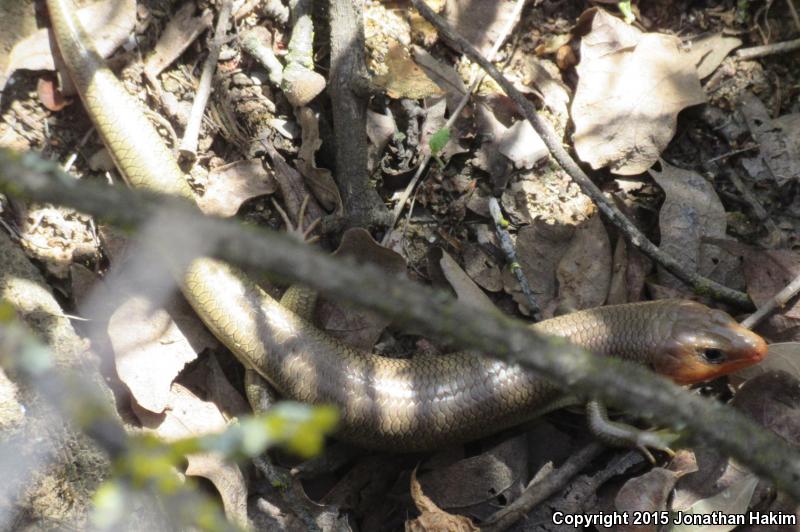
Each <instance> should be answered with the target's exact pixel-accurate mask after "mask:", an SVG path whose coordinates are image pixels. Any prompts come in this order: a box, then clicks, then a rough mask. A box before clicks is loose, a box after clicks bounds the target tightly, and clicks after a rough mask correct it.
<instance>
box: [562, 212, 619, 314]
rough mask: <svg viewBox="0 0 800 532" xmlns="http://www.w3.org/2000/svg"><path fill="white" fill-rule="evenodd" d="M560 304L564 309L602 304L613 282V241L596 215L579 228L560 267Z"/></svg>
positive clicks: (571, 309) (565, 252)
mask: <svg viewBox="0 0 800 532" xmlns="http://www.w3.org/2000/svg"><path fill="white" fill-rule="evenodd" d="M556 279H557V280H558V297H557V299H556V301H557V307H558V308H559V309H561V310H564V311H569V312H571V311H574V310H583V309H587V308H592V307H599V306H601V305H602V304H603V303H604V302H605V300H606V298H607V297H608V287H609V283H610V282H611V243H610V242H609V240H608V233H607V232H606V228H605V226H604V225H603V221H602V220H601V219H600V215H599V214H595V215H594V216H592V217H591V218H589V219H588V220H586V221H584V222H583V223H581V224H580V225H578V226H577V227H576V228H575V232H574V233H573V235H572V238H571V240H570V243H569V246H568V247H567V249H566V250H565V251H564V254H563V255H562V257H561V259H560V260H559V261H558V266H557V267H556Z"/></svg>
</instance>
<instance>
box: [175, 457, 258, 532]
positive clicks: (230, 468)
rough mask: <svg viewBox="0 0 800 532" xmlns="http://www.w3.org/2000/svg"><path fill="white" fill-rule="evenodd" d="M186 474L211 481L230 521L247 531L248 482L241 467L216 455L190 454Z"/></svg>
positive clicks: (187, 459)
mask: <svg viewBox="0 0 800 532" xmlns="http://www.w3.org/2000/svg"><path fill="white" fill-rule="evenodd" d="M186 474H187V475H189V476H193V477H203V478H207V479H208V480H210V481H211V483H212V484H214V487H215V488H217V491H218V492H219V495H220V498H221V499H222V507H223V508H224V509H225V516H226V517H227V518H228V520H229V521H230V522H231V523H235V524H236V525H238V526H239V527H241V529H242V530H246V529H247V525H248V523H247V482H246V481H245V478H244V475H243V474H242V470H241V469H239V466H237V465H236V464H234V463H231V462H230V461H228V460H225V459H224V458H223V457H222V456H220V455H219V454H215V453H198V454H190V455H188V456H187V457H186Z"/></svg>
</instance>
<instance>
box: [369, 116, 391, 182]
mask: <svg viewBox="0 0 800 532" xmlns="http://www.w3.org/2000/svg"><path fill="white" fill-rule="evenodd" d="M396 131H397V124H396V123H395V121H394V116H392V115H391V114H381V113H376V112H375V111H373V110H372V109H367V138H369V146H368V147H367V168H368V169H369V171H370V172H372V171H373V170H375V168H377V167H378V163H380V160H381V158H382V157H383V150H384V148H386V145H387V144H389V141H390V140H392V137H394V134H395V132H396Z"/></svg>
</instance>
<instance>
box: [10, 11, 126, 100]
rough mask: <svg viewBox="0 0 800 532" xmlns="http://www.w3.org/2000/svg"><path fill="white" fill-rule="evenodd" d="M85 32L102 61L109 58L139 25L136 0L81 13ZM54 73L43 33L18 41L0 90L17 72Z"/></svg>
mask: <svg viewBox="0 0 800 532" xmlns="http://www.w3.org/2000/svg"><path fill="white" fill-rule="evenodd" d="M78 18H79V19H80V21H81V23H82V24H83V27H84V28H85V29H86V32H87V33H88V34H89V35H91V36H92V37H93V39H94V44H95V47H96V48H97V51H98V53H99V54H100V55H101V56H102V57H108V56H109V55H111V52H113V51H114V50H116V49H117V47H118V46H120V45H121V44H122V43H124V42H125V41H126V40H127V39H128V38H129V37H130V35H131V32H132V31H133V27H134V25H135V24H136V0H103V1H102V2H96V3H94V4H89V5H87V6H86V7H84V8H83V9H80V10H78ZM20 69H23V70H55V63H54V61H53V54H52V49H51V45H50V36H49V35H48V29H47V28H43V29H40V30H38V31H36V32H34V33H32V34H31V35H29V36H28V37H26V38H24V39H23V40H21V41H19V42H18V43H17V44H16V46H14V49H13V50H12V51H11V55H10V57H9V60H8V64H7V66H6V69H5V73H4V75H3V77H2V79H0V90H2V88H3V87H4V86H5V82H6V81H7V80H8V78H9V77H11V75H12V74H13V73H14V71H16V70H20Z"/></svg>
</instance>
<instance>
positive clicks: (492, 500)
mask: <svg viewBox="0 0 800 532" xmlns="http://www.w3.org/2000/svg"><path fill="white" fill-rule="evenodd" d="M527 447H528V440H527V438H526V436H525V435H524V434H519V435H517V436H515V437H513V438H509V439H507V440H505V441H503V442H502V443H500V444H498V445H495V446H494V447H492V448H490V449H488V450H487V451H485V452H482V453H481V454H478V455H475V456H469V457H466V458H462V459H460V460H456V461H455V462H453V463H450V464H446V465H443V466H442V467H433V466H431V464H430V463H428V464H426V466H425V467H426V468H431V470H430V471H427V472H426V473H425V474H422V475H420V477H419V483H420V486H421V488H422V490H423V491H424V492H425V494H426V496H428V497H429V498H430V499H431V500H432V501H435V504H436V505H437V507H439V508H442V509H444V510H452V511H458V512H459V513H462V514H465V515H469V516H472V517H473V518H477V519H485V518H486V517H489V516H490V515H491V514H493V513H494V512H496V511H497V507H498V505H500V504H503V501H505V503H508V502H510V501H512V500H514V499H516V498H517V497H518V496H519V494H520V493H521V492H522V488H523V487H524V484H523V482H524V480H525V479H524V478H523V475H524V472H526V471H527V469H528V455H527V452H528V448H527Z"/></svg>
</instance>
